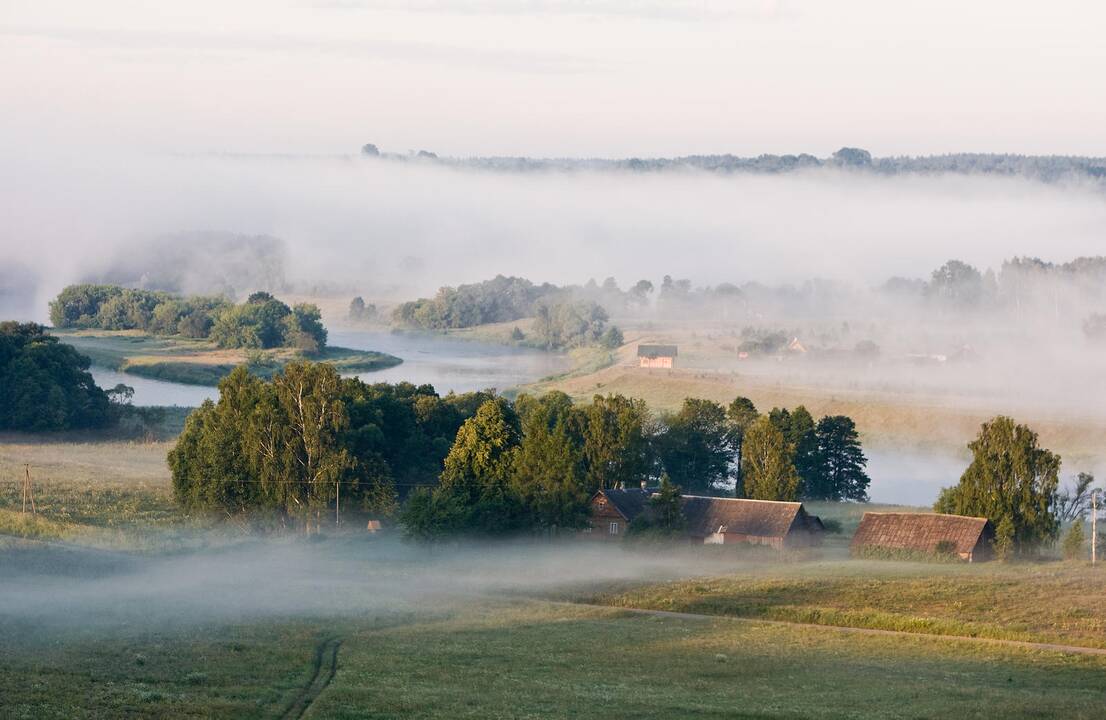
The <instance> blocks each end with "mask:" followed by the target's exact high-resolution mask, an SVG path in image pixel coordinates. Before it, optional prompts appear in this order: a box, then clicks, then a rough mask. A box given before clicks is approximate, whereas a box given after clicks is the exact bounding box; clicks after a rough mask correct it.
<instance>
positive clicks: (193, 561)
mask: <svg viewBox="0 0 1106 720" xmlns="http://www.w3.org/2000/svg"><path fill="white" fill-rule="evenodd" d="M732 567H734V562H733V560H732V558H731V559H730V560H724V559H719V558H712V557H703V556H699V557H696V556H694V555H692V554H689V553H686V552H684V553H680V552H669V551H665V552H661V553H657V552H648V551H645V550H641V549H638V550H623V549H620V548H618V547H616V546H614V545H606V544H596V543H578V542H573V543H568V544H564V543H562V544H559V545H558V544H546V543H530V542H525V541H520V542H518V543H516V544H512V545H502V544H486V545H481V544H476V543H474V544H455V545H452V546H445V547H437V548H426V547H419V546H417V545H413V544H412V545H407V544H403V543H400V542H398V541H397V540H396V539H394V538H393V539H390V540H384V541H378V542H365V541H363V540H362V541H350V540H346V541H338V542H337V543H310V542H306V541H303V540H301V539H297V538H283V539H280V538H277V539H271V540H268V541H263V540H255V541H247V542H239V543H238V544H236V545H234V546H231V547H226V548H222V549H218V548H216V549H212V550H205V551H199V552H188V553H180V554H177V555H175V556H172V557H156V558H150V559H147V558H143V557H141V556H134V555H126V554H122V553H120V554H115V553H108V552H96V551H89V550H78V549H76V548H66V547H62V546H31V547H27V548H22V549H13V550H11V551H10V552H7V553H4V554H2V555H0V569H2V570H3V571H4V574H5V575H6V576H7V577H9V578H11V579H12V580H13V581H14V582H11V583H5V584H4V585H3V587H0V599H2V600H3V603H2V606H3V608H2V610H0V622H4V623H15V624H20V623H24V622H33V623H43V624H44V625H61V626H67V625H74V624H75V625H80V626H86V627H87V626H90V625H93V626H94V625H98V624H100V623H105V624H108V625H110V624H112V623H118V622H120V621H125V622H127V623H128V624H135V623H137V624H149V625H150V626H156V625H159V624H162V623H169V624H171V625H182V624H183V625H187V624H192V623H205V622H225V621H236V620H242V619H255V620H256V619H258V618H264V617H278V616H290V615H313V614H318V615H334V614H338V615H351V616H362V615H364V614H366V613H397V612H413V611H424V610H434V609H435V608H437V607H439V606H440V605H442V603H443V602H457V601H461V602H464V601H465V600H466V599H478V598H481V597H486V596H492V595H503V594H519V595H522V596H526V595H539V594H542V593H547V594H548V593H556V592H558V591H559V592H566V591H571V590H572V589H573V588H575V589H577V590H579V589H581V588H588V587H589V586H591V585H594V584H597V583H611V582H615V583H621V582H641V581H645V580H664V579H672V578H678V577H690V576H694V575H697V574H706V573H709V572H712V571H713V572H718V571H719V570H720V568H732Z"/></svg>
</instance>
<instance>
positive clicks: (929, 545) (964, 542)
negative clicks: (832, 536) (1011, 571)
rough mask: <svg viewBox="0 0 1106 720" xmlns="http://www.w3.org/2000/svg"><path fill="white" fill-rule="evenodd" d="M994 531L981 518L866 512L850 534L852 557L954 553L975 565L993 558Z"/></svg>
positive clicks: (986, 520) (987, 522) (988, 523)
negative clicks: (851, 538)
mask: <svg viewBox="0 0 1106 720" xmlns="http://www.w3.org/2000/svg"><path fill="white" fill-rule="evenodd" d="M994 539H995V528H994V526H993V525H992V524H991V521H990V520H988V519H987V518H982V517H967V516H964V515H943V514H939V513H882V512H866V513H864V517H863V518H861V520H860V526H859V527H858V528H857V529H856V534H855V535H853V540H852V544H851V546H850V547H851V550H852V553H853V554H854V555H865V554H879V553H880V552H883V551H890V552H891V553H892V554H893V553H895V552H896V551H897V552H902V553H917V554H919V555H940V554H949V553H952V554H955V555H957V556H958V557H959V558H960V559H961V560H967V561H968V562H978V561H982V560H990V559H991V558H992V557H993V556H994V549H993V542H994Z"/></svg>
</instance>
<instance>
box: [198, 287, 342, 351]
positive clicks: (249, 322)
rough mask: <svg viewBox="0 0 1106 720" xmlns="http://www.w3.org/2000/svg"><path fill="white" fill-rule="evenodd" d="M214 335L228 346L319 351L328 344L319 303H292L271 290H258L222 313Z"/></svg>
mask: <svg viewBox="0 0 1106 720" xmlns="http://www.w3.org/2000/svg"><path fill="white" fill-rule="evenodd" d="M210 337H211V339H212V340H213V341H214V342H215V343H216V344H217V345H219V347H225V348H250V349H261V350H265V349H269V348H276V347H291V348H295V349H297V350H300V351H302V352H305V353H315V352H318V351H319V350H322V349H323V348H324V347H326V338H327V332H326V328H325V327H323V323H322V315H321V313H320V312H319V308H318V307H316V306H315V305H310V304H307V303H301V304H298V305H296V306H294V307H288V306H287V305H285V304H284V303H282V302H281V301H280V300H277V299H276V298H274V297H273V296H272V295H270V294H269V293H266V292H257V293H254V294H253V295H250V297H249V299H247V300H246V302H244V303H242V304H241V305H235V306H233V307H231V308H228V309H227V310H225V311H224V312H222V313H220V314H219V316H218V317H217V318H216V319H215V324H214V326H213V327H212V328H211V334H210Z"/></svg>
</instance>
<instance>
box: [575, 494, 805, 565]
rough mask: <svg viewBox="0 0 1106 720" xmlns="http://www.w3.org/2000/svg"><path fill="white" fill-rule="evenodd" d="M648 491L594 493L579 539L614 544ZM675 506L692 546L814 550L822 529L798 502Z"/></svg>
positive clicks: (684, 501)
mask: <svg viewBox="0 0 1106 720" xmlns="http://www.w3.org/2000/svg"><path fill="white" fill-rule="evenodd" d="M652 495H653V491H652V490H650V489H646V488H635V489H630V490H623V489H618V490H600V491H599V492H597V493H596V494H595V495H594V496H593V497H592V500H591V516H590V521H589V526H588V527H586V528H585V529H584V533H583V536H584V537H588V538H592V539H596V540H619V539H621V537H622V536H623V535H625V534H626V529H627V528H628V527H629V525H630V523H631V522H633V520H634V518H636V517H637V516H639V515H640V514H642V513H644V512H647V511H648V509H649V499H650V498H651V497H652ZM680 507H681V509H682V510H683V513H684V516H685V517H686V518H687V535H688V539H689V540H690V541H691V542H693V543H702V544H706V545H733V544H738V543H751V544H754V545H768V546H770V547H773V548H776V549H777V550H782V549H784V548H794V547H810V546H812V545H820V544H821V542H822V534H823V532H824V531H825V528H824V527H823V526H822V521H821V520H820V519H819V518H818V516H817V515H811V514H810V513H808V512H807V511H806V509H805V508H804V507H803V504H802V503H798V502H772V501H768V500H745V499H740V498H719V497H703V496H698V495H684V496H683V497H681V499H680Z"/></svg>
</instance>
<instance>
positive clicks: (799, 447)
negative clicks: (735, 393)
mask: <svg viewBox="0 0 1106 720" xmlns="http://www.w3.org/2000/svg"><path fill="white" fill-rule="evenodd" d="M738 411H740V412H743V413H744V415H745V418H746V419H745V420H744V422H743V426H742V427H743V437H742V440H741V447H740V449H739V451H740V465H739V467H740V475H739V477H738V484H739V489H738V492H739V493H743V494H744V495H745V496H746V497H750V498H754V499H758V500H798V499H800V498H802V499H807V500H832V501H845V500H856V501H860V502H864V501H867V499H868V485H869V484H870V482H871V480H870V478H869V477H868V474H867V472H866V471H865V467H866V466H867V464H868V459H867V458H866V457H865V456H864V451H863V449H862V448H861V445H860V436H859V434H858V433H857V431H856V424H855V423H854V422H853V420H852V418H849V417H848V416H846V415H826V416H824V417H823V418H822V419H821V420H819V421H818V422H817V423H815V421H814V418H813V416H811V414H810V412H808V411H807V409H806V408H805V407H803V406H802V405H800V406H798V407H797V408H795V409H794V410H790V411H789V410H786V409H784V408H773V409H772V410H771V412H769V413H768V414H767V415H764V416H760V417H757V416H756V415H755V408H752V404H751V403H749V404H748V406H746V407H743V408H740V410H739V409H738V408H735V407H733V406H731V412H732V413H735V412H738Z"/></svg>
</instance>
